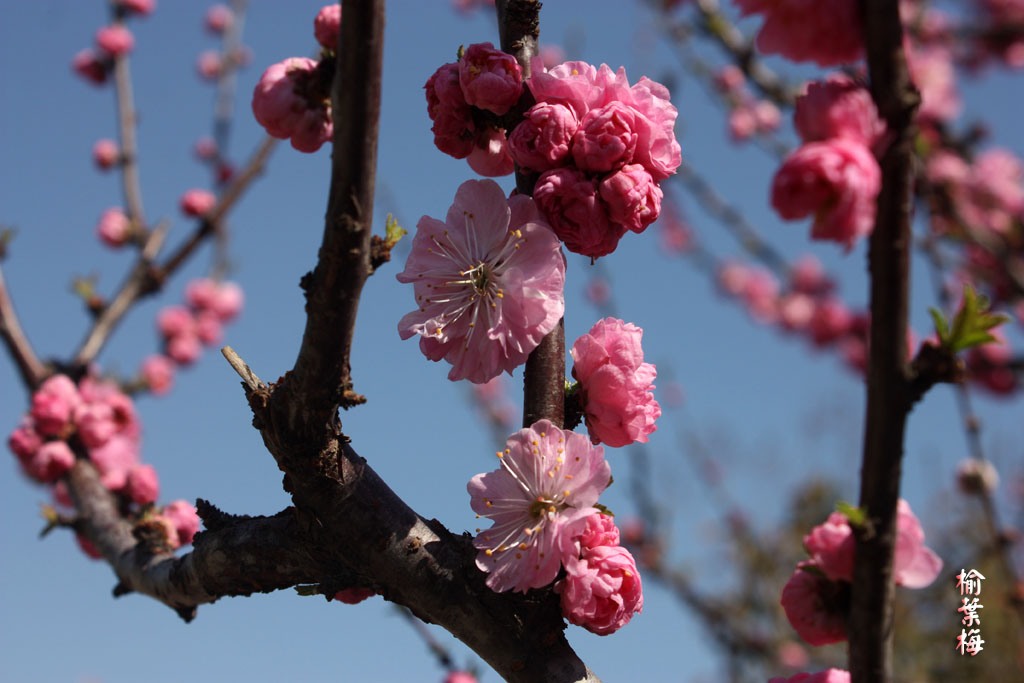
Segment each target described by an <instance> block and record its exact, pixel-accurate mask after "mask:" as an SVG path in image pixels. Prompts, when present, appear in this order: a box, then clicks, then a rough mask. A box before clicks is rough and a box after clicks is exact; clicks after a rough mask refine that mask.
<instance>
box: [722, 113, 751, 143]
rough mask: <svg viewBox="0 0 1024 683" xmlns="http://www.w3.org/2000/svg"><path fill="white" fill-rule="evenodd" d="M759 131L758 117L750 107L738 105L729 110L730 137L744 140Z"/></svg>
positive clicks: (737, 140)
mask: <svg viewBox="0 0 1024 683" xmlns="http://www.w3.org/2000/svg"><path fill="white" fill-rule="evenodd" d="M756 131H757V118H755V117H754V112H753V110H751V109H750V107H744V106H740V107H736V108H734V109H733V110H732V111H730V112H729V137H730V138H732V139H733V140H735V141H736V142H743V141H744V140H748V139H750V137H751V136H752V135H753V134H754V133H755V132H756Z"/></svg>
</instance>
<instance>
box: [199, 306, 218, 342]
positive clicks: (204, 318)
mask: <svg viewBox="0 0 1024 683" xmlns="http://www.w3.org/2000/svg"><path fill="white" fill-rule="evenodd" d="M196 336H198V337H199V341H201V342H202V343H203V344H205V345H206V346H214V345H216V344H219V343H220V342H221V340H222V339H223V338H224V327H223V326H222V325H221V323H220V318H219V317H217V314H216V313H214V312H213V311H202V312H200V313H199V314H198V315H197V316H196Z"/></svg>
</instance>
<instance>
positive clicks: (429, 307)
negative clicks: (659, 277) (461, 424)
mask: <svg viewBox="0 0 1024 683" xmlns="http://www.w3.org/2000/svg"><path fill="white" fill-rule="evenodd" d="M416 228H417V230H416V237H415V238H414V239H413V244H412V252H411V253H410V254H409V258H408V260H407V261H406V264H405V270H403V271H402V272H401V273H399V274H398V281H399V282H405V283H412V284H413V285H414V288H415V295H416V302H417V309H416V310H414V311H412V312H411V313H408V314H407V315H406V316H405V317H403V318H402V320H401V321H400V322H399V323H398V331H399V335H400V336H401V337H402V339H408V338H409V337H412V336H413V335H420V350H421V351H422V352H423V354H424V355H425V356H426V357H427V358H429V359H430V360H433V361H438V360H441V359H442V358H444V359H445V360H447V361H448V362H449V363H451V364H452V369H451V371H450V372H449V373H448V379H450V380H452V381H455V380H459V379H469V381H471V382H474V383H477V384H481V383H483V382H486V381H488V380H490V379H491V378H493V377H495V376H496V375H498V374H500V373H501V372H502V371H507V372H511V371H512V369H513V368H515V367H517V366H519V365H521V364H522V363H525V362H526V358H527V356H528V355H529V353H530V352H531V351H533V349H534V348H536V347H537V345H538V344H539V343H540V341H541V339H543V338H544V336H545V335H546V334H547V333H548V332H550V331H551V330H552V329H554V327H555V325H557V324H558V320H559V319H560V318H561V317H562V312H563V310H564V300H563V298H562V288H563V285H564V282H565V259H564V257H563V256H562V253H561V248H560V247H559V244H558V240H557V239H556V238H555V235H554V233H553V232H551V229H550V228H549V227H548V225H547V223H545V221H544V219H543V218H542V217H541V216H540V214H539V212H538V211H537V208H536V206H535V205H534V203H533V201H532V200H531V199H530V198H529V197H525V196H521V195H516V196H513V197H511V198H509V199H506V198H505V194H504V192H503V191H502V189H501V188H500V187H499V186H498V184H497V183H495V182H494V181H493V180H469V181H466V182H464V183H463V184H462V185H460V186H459V189H458V191H457V192H456V193H455V201H454V203H453V204H452V206H451V208H449V209H448V215H447V217H446V219H445V222H444V223H442V222H441V221H439V220H436V219H434V218H430V217H428V216H424V217H423V218H421V219H420V221H419V223H418V224H417V226H416Z"/></svg>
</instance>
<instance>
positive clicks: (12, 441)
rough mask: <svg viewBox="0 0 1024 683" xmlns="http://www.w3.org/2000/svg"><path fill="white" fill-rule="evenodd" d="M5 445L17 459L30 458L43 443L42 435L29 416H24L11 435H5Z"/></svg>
mask: <svg viewBox="0 0 1024 683" xmlns="http://www.w3.org/2000/svg"><path fill="white" fill-rule="evenodd" d="M7 445H8V447H10V449H11V451H12V452H13V453H14V455H16V456H17V457H18V458H19V459H21V460H24V459H25V458H31V457H32V456H33V455H35V454H36V451H38V450H39V447H40V446H42V445H43V437H41V436H40V435H39V433H38V432H37V431H36V430H35V426H34V425H33V423H32V420H31V419H30V418H27V417H26V418H24V419H22V421H21V424H20V425H18V426H17V427H16V428H15V429H14V431H13V432H11V435H10V436H9V437H7Z"/></svg>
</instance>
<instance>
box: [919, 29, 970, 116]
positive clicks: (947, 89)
mask: <svg viewBox="0 0 1024 683" xmlns="http://www.w3.org/2000/svg"><path fill="white" fill-rule="evenodd" d="M906 56H907V68H908V69H910V77H911V79H912V80H913V81H914V85H916V86H917V88H918V90H920V92H921V106H920V108H919V109H918V110H917V115H918V116H919V117H921V118H922V119H925V120H932V121H948V120H950V119H954V118H956V117H957V115H958V114H959V113H960V107H961V102H960V96H959V95H958V94H957V92H956V72H955V70H954V68H953V54H952V52H951V51H950V50H949V49H948V48H945V47H928V48H922V49H913V48H910V49H907V50H906Z"/></svg>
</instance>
